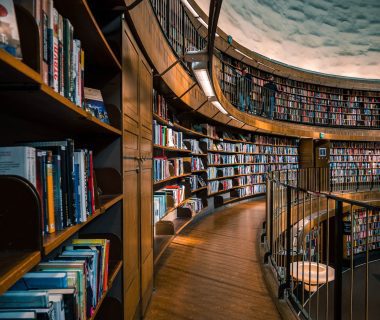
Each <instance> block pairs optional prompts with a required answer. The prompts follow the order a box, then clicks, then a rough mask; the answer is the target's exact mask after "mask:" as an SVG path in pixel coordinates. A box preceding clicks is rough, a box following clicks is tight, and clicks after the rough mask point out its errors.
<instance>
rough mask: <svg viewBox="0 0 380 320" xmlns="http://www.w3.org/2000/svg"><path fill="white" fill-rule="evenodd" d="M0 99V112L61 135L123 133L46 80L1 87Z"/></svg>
mask: <svg viewBox="0 0 380 320" xmlns="http://www.w3.org/2000/svg"><path fill="white" fill-rule="evenodd" d="M0 99H1V100H2V104H3V109H2V113H4V114H8V115H11V116H15V117H18V118H23V119H27V121H32V122H33V123H37V124H41V125H46V127H47V128H55V129H60V130H59V131H61V132H62V134H63V135H65V134H66V135H67V134H69V135H70V136H72V135H73V134H78V135H79V134H81V135H91V134H98V135H104V134H106V135H113V136H121V134H122V132H121V130H119V129H117V128H115V127H112V126H110V125H108V124H106V123H103V122H101V121H100V120H99V119H97V118H95V117H93V116H92V115H91V114H89V113H87V112H86V111H84V110H83V109H82V108H80V107H78V106H76V105H75V104H74V103H72V102H71V101H69V100H68V99H66V98H65V97H63V96H61V95H60V94H59V93H57V92H55V91H54V90H53V89H52V88H50V87H49V86H47V85H45V84H40V85H36V86H33V87H26V88H22V91H15V90H11V89H9V90H6V88H3V89H2V91H0Z"/></svg>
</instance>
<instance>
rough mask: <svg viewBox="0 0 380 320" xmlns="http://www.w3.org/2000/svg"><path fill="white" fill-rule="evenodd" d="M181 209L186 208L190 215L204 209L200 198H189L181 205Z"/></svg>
mask: <svg viewBox="0 0 380 320" xmlns="http://www.w3.org/2000/svg"><path fill="white" fill-rule="evenodd" d="M183 208H188V209H190V210H191V212H192V214H193V215H195V214H197V213H199V212H200V211H201V210H203V209H204V205H203V201H202V199H201V198H197V197H191V198H189V200H188V201H186V203H185V204H184V205H183Z"/></svg>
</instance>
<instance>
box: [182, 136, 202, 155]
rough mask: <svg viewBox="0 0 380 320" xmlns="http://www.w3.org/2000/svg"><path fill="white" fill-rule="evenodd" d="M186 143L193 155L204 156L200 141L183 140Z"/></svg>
mask: <svg viewBox="0 0 380 320" xmlns="http://www.w3.org/2000/svg"><path fill="white" fill-rule="evenodd" d="M183 142H184V143H187V144H188V145H189V146H190V150H191V152H192V154H202V153H203V150H202V149H201V147H200V145H199V141H198V140H196V139H183Z"/></svg>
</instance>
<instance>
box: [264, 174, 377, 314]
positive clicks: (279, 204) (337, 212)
mask: <svg viewBox="0 0 380 320" xmlns="http://www.w3.org/2000/svg"><path fill="white" fill-rule="evenodd" d="M325 171H326V170H324V169H315V170H313V169H309V170H299V171H297V172H294V171H293V172H292V175H291V177H290V176H289V175H288V174H287V172H273V173H271V174H269V175H268V180H267V190H268V192H267V200H268V202H267V203H268V206H267V221H266V233H265V235H266V237H265V238H266V241H265V246H266V250H267V253H266V255H265V263H270V264H271V265H272V267H273V270H274V272H275V274H276V275H277V279H278V280H279V281H278V287H279V297H280V298H284V297H286V298H287V299H288V300H289V301H290V303H291V304H292V305H293V307H294V308H295V309H296V310H297V312H299V313H298V314H299V315H300V317H301V318H302V319H303V318H307V319H317V318H318V315H319V318H321V319H327V318H328V319H359V318H361V317H365V318H366V319H376V317H377V292H378V290H379V289H380V285H379V282H378V281H376V280H375V279H376V276H377V273H378V268H379V266H380V250H379V249H380V237H378V235H379V233H380V231H379V222H378V221H380V215H379V212H380V207H379V206H378V204H379V200H378V199H379V185H378V183H377V182H375V184H373V183H372V184H365V183H364V184H362V183H354V184H352V183H346V184H345V186H344V188H343V189H345V190H347V191H351V193H348V194H347V193H345V194H339V195H337V194H336V193H334V192H331V190H334V189H340V187H341V185H339V184H337V183H335V182H334V181H329V175H328V172H325ZM326 173H327V174H326ZM358 189H361V190H362V192H357V190H358Z"/></svg>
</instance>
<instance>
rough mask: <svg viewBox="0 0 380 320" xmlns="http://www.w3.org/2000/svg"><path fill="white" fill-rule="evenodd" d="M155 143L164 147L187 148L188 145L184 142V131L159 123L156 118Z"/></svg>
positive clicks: (154, 124) (154, 122) (154, 126)
mask: <svg viewBox="0 0 380 320" xmlns="http://www.w3.org/2000/svg"><path fill="white" fill-rule="evenodd" d="M153 128H154V136H153V141H154V144H156V145H160V146H163V147H171V148H177V149H184V150H187V148H186V146H185V145H184V144H183V133H182V132H178V131H175V130H173V129H172V128H169V127H167V126H163V125H161V124H159V123H157V121H156V120H154V121H153Z"/></svg>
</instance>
